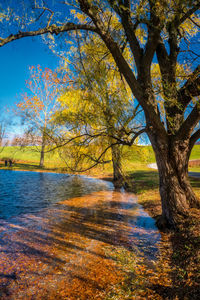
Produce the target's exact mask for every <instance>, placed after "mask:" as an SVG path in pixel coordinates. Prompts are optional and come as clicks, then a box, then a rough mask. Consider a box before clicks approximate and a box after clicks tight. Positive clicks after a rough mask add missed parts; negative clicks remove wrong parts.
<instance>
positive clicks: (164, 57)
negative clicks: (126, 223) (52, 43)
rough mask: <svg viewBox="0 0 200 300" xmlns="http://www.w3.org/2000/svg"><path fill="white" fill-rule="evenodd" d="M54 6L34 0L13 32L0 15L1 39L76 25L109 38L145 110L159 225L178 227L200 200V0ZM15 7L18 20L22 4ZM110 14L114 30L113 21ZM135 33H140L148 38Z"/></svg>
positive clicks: (80, 1)
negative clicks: (193, 180)
mask: <svg viewBox="0 0 200 300" xmlns="http://www.w3.org/2000/svg"><path fill="white" fill-rule="evenodd" d="M57 4H58V1H52V2H51V3H49V6H48V7H47V6H45V4H44V2H43V1H40V3H39V2H37V1H35V7H34V8H32V9H31V11H29V12H28V11H27V12H26V13H27V14H26V16H29V17H30V18H29V22H28V20H26V23H27V26H26V28H20V29H19V26H20V24H17V26H15V30H14V29H13V28H14V26H10V31H11V32H12V34H10V33H9V34H8V33H7V31H6V28H9V24H8V21H7V19H6V17H2V18H1V21H2V23H3V24H4V23H5V25H7V26H2V32H1V38H0V45H1V46H3V45H5V44H7V43H9V42H11V41H14V40H16V39H19V38H23V37H26V36H34V35H41V34H45V33H47V34H49V35H60V34H61V33H67V32H71V31H78V30H81V32H83V31H86V32H87V31H90V32H92V33H94V34H96V35H98V36H99V37H100V38H101V39H102V40H103V41H104V43H105V45H106V46H107V48H108V50H109V52H110V53H111V54H112V56H113V58H114V60H115V63H116V65H117V66H118V68H119V71H120V73H121V74H122V76H123V77H124V78H125V80H126V82H127V84H128V85H129V87H130V89H131V91H132V93H133V95H134V97H135V98H136V99H137V101H138V102H139V103H140V105H141V107H142V109H143V111H144V114H145V119H146V132H147V134H148V137H149V139H150V141H151V144H152V147H153V149H154V152H155V155H156V161H157V165H158V171H159V178H160V195H161V201H162V218H160V222H159V223H160V224H162V225H163V226H171V227H176V226H177V224H178V223H179V222H180V221H181V220H182V218H184V217H185V216H187V215H188V214H189V211H190V208H193V207H198V208H199V206H200V205H199V200H198V199H197V197H196V196H195V194H194V192H193V190H192V187H191V185H190V182H189V179H188V161H189V157H190V153H191V150H192V148H193V146H194V144H195V142H196V141H197V140H198V139H199V138H200V128H199V125H198V124H199V120H200V104H199V94H200V86H199V84H200V76H199V74H200V73H199V71H200V66H199V53H198V50H197V46H196V45H195V43H193V42H194V39H195V35H197V34H198V29H199V8H200V2H199V1H197V0H194V1H191V0H181V1H179V0H178V1H174V0H172V1H165V0H161V1H157V0H137V1H130V0H115V1H113V0H109V1H98V0H94V1H93V0H74V1H67V2H63V4H62V8H61V6H59V5H57ZM72 6H73V11H72V12H71V14H70V9H71V8H72ZM36 11H37V13H36ZM12 12H13V14H14V15H15V19H16V18H17V16H18V15H20V11H19V7H17V8H16V7H14V8H13V10H12ZM5 13H7V16H8V17H7V18H9V16H10V15H11V14H9V12H7V11H6V7H5ZM33 13H34V14H35V15H34V14H33ZM36 14H37V15H36ZM112 18H115V23H116V25H115V28H113V26H110V24H111V22H110V21H111V20H112ZM30 19H31V21H30ZM13 20H14V17H13ZM138 32H140V35H141V34H142V35H143V43H141V41H140V40H139V38H138ZM64 36H65V35H64ZM64 36H63V37H64ZM197 40H198V39H196V42H197ZM126 47H128V48H129V49H130V51H131V53H132V57H131V59H127V58H126V57H125V56H124V49H125V48H126ZM153 62H157V63H158V65H159V70H160V81H161V84H162V95H159V94H158V93H157V91H156V90H155V89H154V86H153V83H152V72H151V67H152V64H153ZM178 64H181V65H182V66H183V68H184V69H185V70H187V75H186V76H183V77H179V76H178V75H177V66H178Z"/></svg>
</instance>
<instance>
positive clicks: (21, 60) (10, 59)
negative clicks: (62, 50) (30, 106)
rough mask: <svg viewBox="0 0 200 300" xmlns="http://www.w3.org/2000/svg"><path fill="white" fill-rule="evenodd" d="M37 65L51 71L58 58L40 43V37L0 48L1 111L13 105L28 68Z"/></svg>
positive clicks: (28, 38)
mask: <svg viewBox="0 0 200 300" xmlns="http://www.w3.org/2000/svg"><path fill="white" fill-rule="evenodd" d="M38 64H40V65H41V66H42V68H44V67H48V68H51V69H55V68H56V67H57V66H58V64H59V58H58V57H57V56H56V55H54V54H53V53H52V52H51V51H50V50H49V49H48V46H47V45H44V44H43V43H42V40H41V37H34V38H32V37H27V38H24V39H21V40H17V41H14V42H11V43H9V44H7V45H5V46H3V47H0V66H1V67H0V69H1V72H0V108H1V109H2V107H4V106H5V105H8V106H12V105H14V103H15V102H16V101H17V98H16V96H17V95H19V94H21V93H22V92H23V91H24V90H25V80H27V79H28V78H29V66H32V65H38Z"/></svg>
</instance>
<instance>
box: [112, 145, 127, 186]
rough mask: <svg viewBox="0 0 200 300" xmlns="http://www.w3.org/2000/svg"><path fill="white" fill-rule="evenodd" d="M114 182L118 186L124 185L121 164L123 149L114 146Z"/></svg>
mask: <svg viewBox="0 0 200 300" xmlns="http://www.w3.org/2000/svg"><path fill="white" fill-rule="evenodd" d="M111 151H112V164H113V180H114V184H115V185H116V186H119V187H121V186H122V185H123V183H124V175H123V172H122V164H121V149H120V146H119V145H112V146H111Z"/></svg>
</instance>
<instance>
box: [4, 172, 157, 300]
mask: <svg viewBox="0 0 200 300" xmlns="http://www.w3.org/2000/svg"><path fill="white" fill-rule="evenodd" d="M2 172H8V171H2ZM10 173H12V174H10ZM10 173H9V174H10V175H9V176H10V177H9V178H8V177H7V179H6V180H7V184H6V188H7V194H6V192H5V191H4V193H3V194H1V207H2V208H3V209H5V208H4V205H5V204H7V207H8V206H11V204H12V203H13V202H12V201H11V200H13V199H11V197H10V194H9V193H8V191H12V193H14V195H15V196H14V199H15V201H14V208H13V209H11V208H9V209H8V211H9V213H8V212H6V213H5V215H6V218H5V219H1V222H0V260H1V265H0V286H1V288H0V296H1V298H2V299H4V298H5V299H9V297H10V299H24V298H25V297H27V298H28V295H29V292H30V291H31V293H33V294H34V295H35V297H36V298H37V297H38V298H39V297H40V296H41V294H42V295H43V297H46V298H47V299H51V298H50V296H49V293H51V297H53V296H52V295H53V293H54V291H53V288H52V287H54V290H56V291H57V292H58V289H59V293H64V296H63V297H68V298H67V299H77V297H79V296H80V297H81V298H80V299H90V296H88V293H89V290H90V291H91V293H92V295H93V294H95V293H97V290H105V291H106V289H107V286H108V285H109V284H114V282H115V281H117V280H119V279H117V278H118V276H117V275H116V272H118V270H117V269H116V268H114V266H113V265H112V264H113V263H112V262H114V258H111V257H109V256H107V255H105V252H104V250H103V248H104V247H105V246H114V247H115V246H116V247H117V246H121V247H124V248H125V249H127V250H128V251H130V252H132V253H136V252H138V251H139V253H140V254H139V255H141V256H144V257H145V258H146V259H148V260H156V256H157V254H158V247H157V246H156V243H157V242H159V241H160V234H159V232H158V230H157V228H156V226H155V222H154V220H153V219H152V218H150V217H149V216H148V214H147V213H145V212H144V210H143V209H142V207H141V206H140V205H138V203H137V201H136V198H135V196H134V195H133V194H130V193H125V192H120V191H114V190H113V187H112V184H111V183H109V182H104V181H101V180H94V179H90V178H86V177H80V176H70V177H66V175H63V174H47V173H41V174H38V173H36V174H35V173H31V174H29V173H30V172H12V171H11V172H10ZM13 173H16V175H17V176H19V178H15V175H14V174H13ZM1 175H2V174H1ZM4 176H5V173H4ZM6 176H7V173H6ZM8 181H9V182H8ZM57 181H59V183H58V188H57V189H55V187H52V185H54V183H55V182H57ZM11 182H12V183H13V186H12V185H11ZM20 182H21V183H22V186H23V187H20ZM3 184H4V183H3ZM8 185H9V186H8ZM1 187H2V183H1ZM25 187H26V188H25ZM35 187H36V188H35ZM32 189H34V191H32ZM61 192H63V194H62V193H61ZM23 193H25V195H26V197H27V196H28V199H31V202H29V203H28V205H26V201H27V200H26V199H27V198H26V199H25V197H24V198H23V199H22V200H23V201H22V200H21V203H22V205H21V207H22V209H21V210H20V214H13V215H14V217H9V216H10V212H12V211H14V210H18V206H20V204H19V198H20V195H22V194H23ZM36 195H37V196H38V199H37V197H35V196H36ZM49 195H51V197H52V198H50V200H49ZM72 195H73V196H74V197H72ZM47 196H48V197H47ZM9 197H10V198H9ZM32 197H33V198H32ZM47 198H48V200H47ZM54 198H56V199H54ZM64 199H68V200H65V201H63V200H64ZM29 201H30V200H29ZM46 201H47V203H48V205H47V204H46ZM58 201H59V202H58ZM5 202H7V203H5ZM44 202H45V204H44ZM16 203H17V204H16ZM50 204H51V205H50ZM34 205H37V211H35V210H34V209H33V210H32V211H31V207H34ZM27 206H28V208H29V209H30V210H28V213H26V212H27V211H26V209H25V210H24V207H27ZM22 212H23V213H22ZM13 215H12V216H13ZM108 274H109V279H108ZM114 274H115V275H114ZM112 276H113V277H112ZM72 282H73V284H72ZM55 286H56V288H55ZM63 286H64V287H65V289H64V291H61V289H62V287H63ZM39 291H40V293H41V294H40V296H37V293H39ZM8 295H9V296H8ZM13 295H15V297H14V298H13ZM84 295H85V296H84ZM23 297H24V298H23ZM84 297H85V298H84ZM87 297H88V298H87ZM52 299H53V298H52ZM102 299H103V298H102Z"/></svg>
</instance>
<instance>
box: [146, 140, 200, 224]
mask: <svg viewBox="0 0 200 300" xmlns="http://www.w3.org/2000/svg"><path fill="white" fill-rule="evenodd" d="M151 142H152V146H153V149H154V151H155V155H156V161H157V165H158V172H159V181H160V182H159V189H160V196H161V202H162V216H161V218H160V219H158V220H159V221H158V225H159V226H161V227H166V226H167V227H174V228H176V227H177V225H178V224H179V222H182V220H183V218H185V217H186V216H188V214H189V209H190V208H192V207H200V202H199V201H198V199H197V198H196V196H195V194H194V192H193V190H192V187H191V185H190V182H189V178H188V162H189V155H190V149H189V141H182V140H179V141H177V140H176V141H173V140H168V142H166V141H162V140H159V142H158V139H155V137H154V138H153V139H152V136H151Z"/></svg>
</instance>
